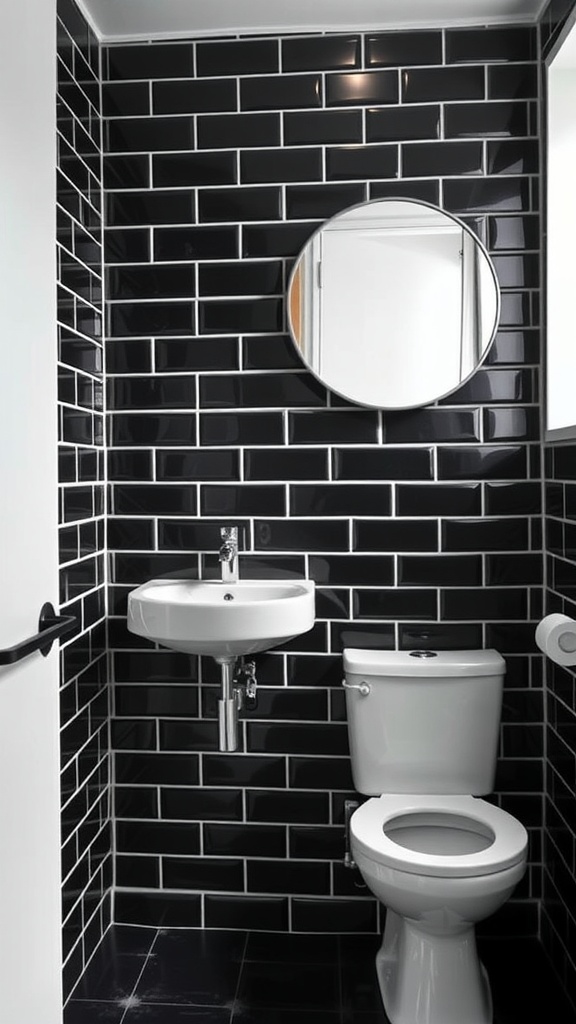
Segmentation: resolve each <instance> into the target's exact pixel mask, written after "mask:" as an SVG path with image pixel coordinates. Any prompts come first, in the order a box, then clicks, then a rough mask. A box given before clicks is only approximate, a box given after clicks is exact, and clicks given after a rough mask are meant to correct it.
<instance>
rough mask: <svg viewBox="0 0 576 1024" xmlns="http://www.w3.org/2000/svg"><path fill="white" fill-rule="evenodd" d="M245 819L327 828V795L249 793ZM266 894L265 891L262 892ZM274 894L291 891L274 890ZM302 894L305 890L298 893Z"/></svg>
mask: <svg viewBox="0 0 576 1024" xmlns="http://www.w3.org/2000/svg"><path fill="white" fill-rule="evenodd" d="M246 815H247V820H248V821H261V822H268V821H270V822H272V821H276V822H285V823H288V822H295V823H296V822H299V823H301V824H304V823H307V822H309V823H315V822H317V823H318V824H322V823H326V824H328V820H329V816H330V806H329V799H328V794H327V793H291V792H289V791H288V792H283V793H272V792H270V791H266V790H263V791H260V790H249V791H248V792H247V793H246ZM260 891H261V892H266V891H267V890H266V888H265V887H264V888H260ZM270 891H272V892H276V891H279V892H283V891H285V892H287V891H290V890H282V889H280V890H277V889H272V890H270ZM295 891H296V892H298V891H303V890H298V889H296V890H295Z"/></svg>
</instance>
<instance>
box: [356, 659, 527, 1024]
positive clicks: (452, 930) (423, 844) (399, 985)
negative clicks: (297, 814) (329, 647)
mask: <svg viewBox="0 0 576 1024" xmlns="http://www.w3.org/2000/svg"><path fill="white" fill-rule="evenodd" d="M505 671H506V667H505V663H504V660H503V658H502V657H501V656H500V655H499V654H498V652H497V651H445V652H439V653H436V652H432V651H410V652H404V651H367V650H353V649H346V650H345V651H344V673H345V678H344V683H343V685H344V686H345V688H346V705H347V712H348V732H349V737H350V753H351V758H352V774H353V778H354V785H355V786H356V789H357V790H358V791H359V792H360V793H365V794H367V795H369V796H371V797H373V799H371V800H367V801H366V802H365V803H364V804H362V806H361V807H359V808H358V809H357V810H356V811H355V812H354V814H353V815H352V818H351V820H350V842H351V851H352V856H353V858H354V860H355V862H356V864H357V865H358V868H359V869H360V872H361V874H362V876H363V878H364V881H365V882H366V885H367V886H368V888H369V889H371V891H372V892H373V893H374V895H375V896H377V897H378V899H379V900H381V901H382V903H383V904H384V905H385V906H386V907H387V914H386V926H385V929H384V938H383V941H382V946H381V949H380V950H379V952H378V954H377V956H376V970H377V973H378V981H379V984H380V990H381V993H382V1000H383V1003H384V1008H385V1010H386V1013H387V1014H388V1017H389V1018H390V1020H391V1022H392V1024H491V1021H492V1000H491V996H490V985H489V982H488V977H487V974H486V971H485V969H484V967H483V966H482V964H481V963H480V961H479V959H478V955H477V952H476V941H475V934H474V925H475V923H476V921H481V920H482V919H483V918H485V917H488V916H489V915H490V914H492V913H494V911H496V910H497V909H498V908H499V907H500V906H501V905H502V904H503V903H504V902H505V901H506V900H507V899H508V897H509V896H510V894H511V893H512V891H513V889H514V887H515V886H516V885H517V884H518V882H519V881H520V879H521V878H522V876H523V874H524V871H525V869H526V850H527V843H528V836H527V833H526V829H525V828H524V826H523V825H521V824H520V822H519V821H516V819H515V818H513V817H512V815H510V814H508V813H507V812H506V811H503V810H501V809H500V808H499V807H495V806H494V805H493V804H489V803H486V802H485V801H484V800H480V799H478V796H479V795H482V794H486V793H490V792H491V790H492V788H493V785H494V772H495V767H496V754H497V746H498V733H499V726H500V709H501V705H502V688H503V682H504V674H505Z"/></svg>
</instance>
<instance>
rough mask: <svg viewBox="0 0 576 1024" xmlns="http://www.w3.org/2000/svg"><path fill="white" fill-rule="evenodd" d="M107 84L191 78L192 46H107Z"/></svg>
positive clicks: (192, 68)
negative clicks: (108, 81)
mask: <svg viewBox="0 0 576 1024" xmlns="http://www.w3.org/2000/svg"><path fill="white" fill-rule="evenodd" d="M105 57H106V60H105V65H104V66H105V74H106V77H107V78H108V79H109V80H115V79H121V80H122V79H144V78H189V77H191V76H192V75H193V74H194V60H193V57H194V48H193V45H192V44H191V43H179V42H178V43H156V44H155V45H154V46H149V45H143V46H135V45H127V46H110V47H107V48H106V51H105Z"/></svg>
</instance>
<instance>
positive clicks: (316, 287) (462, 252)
mask: <svg viewBox="0 0 576 1024" xmlns="http://www.w3.org/2000/svg"><path fill="white" fill-rule="evenodd" d="M288 310H289V324H290V333H291V336H292V340H293V342H294V344H295V345H296V347H297V349H298V351H299V353H300V355H301V357H302V359H303V360H304V362H305V363H306V365H307V366H308V368H309V369H310V370H311V371H312V373H313V374H314V375H315V376H316V377H317V378H318V379H319V380H320V381H322V383H323V384H325V385H326V386H327V387H329V388H331V389H332V390H333V391H336V392H337V393H338V394H339V395H341V396H342V397H343V398H346V399H348V400H349V401H351V402H358V403H359V404H360V405H368V406H375V407H377V408H381V409H408V408H413V407H415V406H421V405H428V404H429V403H430V402H434V401H436V400H437V399H439V398H444V397H445V396H446V395H448V394H450V392H451V391H455V390H456V388H458V387H460V385H461V384H463V383H464V381H466V380H467V379H468V377H470V376H471V375H472V374H473V373H474V372H475V371H476V370H477V369H478V366H479V365H480V363H481V362H482V361H483V360H484V359H485V357H486V355H487V353H488V350H489V348H490V345H491V343H492V341H493V339H494V336H495V333H496V328H497V325H498V316H499V311H500V292H499V288H498V282H497V279H496V274H495V271H494V267H493V265H492V261H491V260H490V257H489V255H488V253H487V252H486V249H485V248H484V246H483V245H482V243H481V242H480V241H479V239H478V238H477V237H476V235H475V234H474V233H473V232H472V231H471V230H470V229H469V228H468V227H467V226H466V225H465V224H463V223H462V221H460V220H459V219H458V218H457V217H453V216H452V215H451V214H449V213H445V212H444V210H440V209H439V208H438V207H436V206H432V205H431V204H428V203H421V202H416V201H413V200H402V201H397V200H394V199H376V200H374V201H373V202H368V203H362V204H361V205H359V206H353V207H351V208H350V209H348V210H345V211H344V212H343V213H339V214H338V215H337V216H336V217H333V218H332V220H329V221H327V222H326V223H325V224H324V225H323V226H322V227H321V228H320V229H319V230H318V231H317V232H316V233H315V234H314V235H313V236H312V238H311V239H310V240H309V241H308V243H307V244H306V246H305V247H304V249H303V250H302V252H301V253H300V256H299V257H298V261H297V263H296V266H295V267H294V270H293V272H292V275H291V277H290V283H289V288H288Z"/></svg>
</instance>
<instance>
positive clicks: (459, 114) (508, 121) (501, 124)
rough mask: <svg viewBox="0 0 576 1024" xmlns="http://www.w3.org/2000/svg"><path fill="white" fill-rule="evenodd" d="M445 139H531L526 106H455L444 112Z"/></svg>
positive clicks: (491, 104) (462, 104) (466, 104)
mask: <svg viewBox="0 0 576 1024" xmlns="http://www.w3.org/2000/svg"><path fill="white" fill-rule="evenodd" d="M444 132H445V135H446V138H460V139H464V138H478V137H481V138H498V139H502V138H509V137H511V136H515V135H530V134H532V133H531V131H530V122H529V107H528V104H526V103H505V102H503V103H454V104H447V105H446V106H445V108H444Z"/></svg>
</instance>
